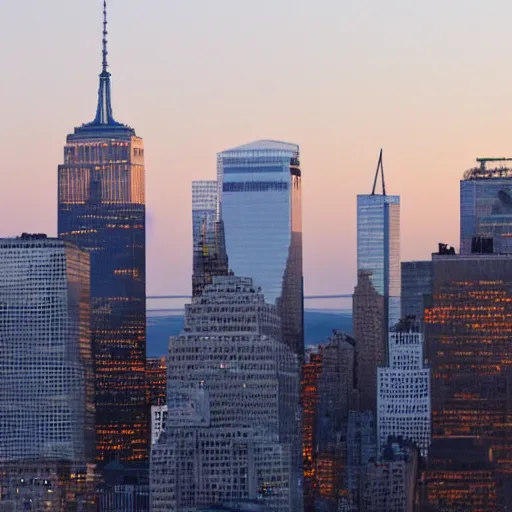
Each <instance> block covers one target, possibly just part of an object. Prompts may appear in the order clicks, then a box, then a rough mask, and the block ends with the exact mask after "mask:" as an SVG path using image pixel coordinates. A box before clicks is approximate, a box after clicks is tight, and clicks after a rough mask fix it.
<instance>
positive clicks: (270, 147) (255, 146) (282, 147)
mask: <svg viewBox="0 0 512 512" xmlns="http://www.w3.org/2000/svg"><path fill="white" fill-rule="evenodd" d="M232 151H233V152H234V151H290V152H298V151H299V146H298V145H297V144H292V143H291V142H282V141H279V140H268V139H261V140H256V141H254V142H249V143H248V144H242V145H241V146H237V147H234V148H231V149H227V150H225V151H223V152H222V153H230V152H232Z"/></svg>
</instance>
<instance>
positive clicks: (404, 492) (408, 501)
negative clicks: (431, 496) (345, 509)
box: [360, 438, 419, 512]
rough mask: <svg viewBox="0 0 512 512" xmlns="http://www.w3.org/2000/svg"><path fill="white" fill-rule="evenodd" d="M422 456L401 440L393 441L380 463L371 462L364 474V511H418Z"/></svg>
mask: <svg viewBox="0 0 512 512" xmlns="http://www.w3.org/2000/svg"><path fill="white" fill-rule="evenodd" d="M418 467H419V454H418V450H417V449H416V447H415V446H414V445H412V444H410V443H407V442H404V441H403V440H402V439H400V438H397V439H395V438H392V439H390V440H389V441H388V442H387V443H386V446H385V448H384V453H383V455H382V456H381V457H379V459H378V460H372V461H370V462H368V464H367V465H366V467H364V469H363V472H362V475H361V508H360V510H364V512H414V511H415V510H417V507H416V482H417V480H418Z"/></svg>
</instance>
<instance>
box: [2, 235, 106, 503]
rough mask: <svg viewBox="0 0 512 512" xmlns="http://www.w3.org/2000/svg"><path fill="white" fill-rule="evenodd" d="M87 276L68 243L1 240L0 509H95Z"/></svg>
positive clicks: (86, 265) (80, 255)
mask: <svg viewBox="0 0 512 512" xmlns="http://www.w3.org/2000/svg"><path fill="white" fill-rule="evenodd" d="M89 277H90V262H89V255H88V254H87V253H86V252H85V251H82V250H80V249H79V248H78V247H76V246H75V245H73V244H71V243H69V242H65V241H63V240H57V239H54V238H47V237H46V235H27V234H24V235H22V236H21V237H20V238H12V239H5V238H4V239H1V240H0V345H1V350H0V389H1V390H2V391H1V393H0V487H1V488H2V496H1V498H0V501H1V502H2V505H0V508H1V509H2V510H43V508H42V507H49V508H44V510H50V509H51V510H68V508H64V507H65V506H66V507H67V506H75V507H78V508H77V509H78V510H92V509H91V507H93V506H94V500H93V497H94V382H93V366H92V355H91V335H90V288H89ZM34 479H36V480H37V481H38V482H39V484H37V482H36V480H34ZM34 482H36V483H34ZM65 504H66V505H65ZM4 507H5V508H4ZM9 507H11V508H9ZM80 507H82V508H80ZM94 510H96V509H95V508H94Z"/></svg>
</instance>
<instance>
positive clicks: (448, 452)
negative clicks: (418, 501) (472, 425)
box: [422, 437, 510, 512]
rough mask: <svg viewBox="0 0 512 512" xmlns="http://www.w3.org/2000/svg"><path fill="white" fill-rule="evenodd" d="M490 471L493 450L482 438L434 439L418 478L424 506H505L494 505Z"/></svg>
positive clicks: (481, 509)
mask: <svg viewBox="0 0 512 512" xmlns="http://www.w3.org/2000/svg"><path fill="white" fill-rule="evenodd" d="M494 471H495V463H494V461H493V454H492V451H491V450H489V446H488V445H486V443H485V442H482V441H480V440H478V439H475V438H473V439H471V438H464V437H460V438H454V439H448V438H445V439H435V440H434V441H433V443H432V446H431V447H430V450H429V460H428V466H427V469H426V470H425V471H424V473H423V478H422V479H423V484H424V495H423V496H422V503H423V504H424V505H425V510H428V511H430V510H433V511H436V512H452V511H459V510H460V511H464V512H494V511H496V510H507V509H506V508H502V509H498V508H497V507H498V502H497V489H496V476H495V473H494ZM509 492H510V491H509ZM509 503H510V502H509ZM426 507H431V508H426ZM422 510H423V509H422Z"/></svg>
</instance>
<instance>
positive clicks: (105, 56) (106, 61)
mask: <svg viewBox="0 0 512 512" xmlns="http://www.w3.org/2000/svg"><path fill="white" fill-rule="evenodd" d="M107 27H108V20H107V0H103V50H102V54H103V73H106V72H107V69H108V60H107V55H108V49H107V44H108V40H107V36H108V30H107Z"/></svg>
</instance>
